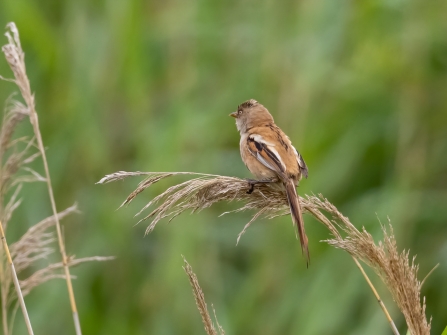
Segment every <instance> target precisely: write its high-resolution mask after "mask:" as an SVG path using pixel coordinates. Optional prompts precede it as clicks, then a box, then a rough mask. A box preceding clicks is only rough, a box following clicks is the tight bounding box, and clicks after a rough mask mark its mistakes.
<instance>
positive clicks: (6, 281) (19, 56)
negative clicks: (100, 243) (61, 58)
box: [0, 23, 111, 335]
mask: <svg viewBox="0 0 447 335" xmlns="http://www.w3.org/2000/svg"><path fill="white" fill-rule="evenodd" d="M7 28H8V29H9V31H8V32H7V33H6V34H5V35H6V37H7V39H8V42H9V43H8V44H6V45H4V46H3V47H2V51H3V53H4V54H5V57H6V60H7V62H8V64H9V65H10V67H11V69H12V71H13V73H14V77H15V79H5V78H3V77H1V76H0V79H3V80H6V81H9V82H12V83H15V84H16V85H17V86H18V87H19V89H20V92H21V95H22V98H23V100H24V101H25V104H23V103H21V102H19V101H16V100H13V99H12V98H9V99H8V100H7V102H6V108H5V113H4V117H3V122H2V126H1V130H0V221H1V226H0V228H2V229H1V232H2V240H3V243H4V247H3V248H1V249H0V259H1V261H0V281H1V285H0V292H1V307H2V321H3V322H2V324H3V333H4V335H9V334H12V328H13V327H12V326H13V323H14V318H15V315H16V312H17V309H18V306H19V305H20V306H21V307H22V311H23V314H24V317H25V322H26V325H27V328H28V333H29V334H33V331H32V328H31V323H30V320H29V318H28V316H27V311H26V307H25V304H24V301H23V297H24V296H26V295H27V294H29V293H30V292H31V290H33V289H34V288H35V287H37V286H39V285H40V284H43V283H45V282H47V281H48V280H51V279H55V278H62V279H65V280H67V283H70V284H69V291H70V289H71V279H72V276H70V274H69V272H68V267H69V266H75V265H78V264H80V263H83V262H88V261H104V260H108V259H111V258H110V257H86V258H79V259H76V258H75V257H74V256H71V257H67V256H66V254H65V247H64V245H63V239H62V234H61V232H60V225H59V221H60V220H61V219H62V218H64V217H66V216H67V215H69V214H71V213H74V212H77V206H76V205H74V206H72V207H69V208H67V209H66V210H64V211H62V212H60V213H57V212H56V208H55V202H54V197H53V194H52V189H51V183H50V178H49V172H48V165H47V163H46V156H45V150H44V147H43V142H42V138H41V135H40V131H39V127H38V120H37V114H36V111H35V107H34V96H33V94H32V93H31V89H30V85H29V80H28V78H27V75H26V70H25V62H24V57H25V56H24V53H23V50H22V48H21V46H20V39H19V33H18V30H17V28H16V26H15V25H14V23H9V24H8V26H7ZM26 117H29V118H30V121H31V124H32V125H33V130H34V137H33V138H31V139H29V138H26V137H22V138H15V139H14V138H13V137H14V136H13V135H14V132H15V130H16V128H17V126H18V125H19V123H20V122H21V121H23V120H24V119H25V118H26ZM38 157H42V159H43V163H44V170H45V177H43V176H42V175H40V174H39V173H38V172H37V171H35V170H33V169H31V168H30V167H29V166H28V165H29V164H30V163H31V162H32V161H34V160H35V159H36V158H38ZM36 181H38V182H45V183H47V186H48V190H49V194H50V202H51V204H52V209H53V215H52V216H50V217H48V218H46V219H44V220H42V221H40V222H39V223H37V224H35V225H33V226H31V227H30V228H29V229H28V231H26V232H25V234H23V235H22V237H20V238H19V240H18V241H16V242H15V243H13V244H11V245H9V246H8V245H7V244H6V238H5V236H4V235H3V230H4V231H6V230H7V227H8V223H9V222H10V220H11V217H12V215H13V213H14V211H15V210H17V208H19V206H20V204H21V199H20V198H19V193H20V191H21V189H22V185H23V183H26V182H36ZM55 227H56V230H57V233H58V234H57V237H58V238H57V239H56V238H55V237H54V233H53V232H51V230H53V229H54V228H55ZM56 240H59V247H60V250H61V252H62V256H63V257H62V258H63V261H62V262H60V263H51V264H49V265H47V266H46V267H44V268H41V269H38V270H35V269H34V267H35V265H36V263H37V262H38V261H39V260H42V259H46V258H47V257H49V256H50V255H51V254H52V253H54V249H53V248H52V247H51V245H52V244H53V243H54V242H55V241H56ZM5 256H6V257H5ZM60 269H64V270H65V271H64V273H63V274H62V273H60ZM21 273H26V274H27V275H28V277H27V278H24V279H22V280H19V279H18V277H17V275H20V274H21ZM14 286H15V288H16V294H14V291H13V289H12V288H13V287H14ZM70 298H73V300H72V309H73V303H74V295H72V291H71V293H70ZM16 299H18V301H17V300H16ZM75 310H76V309H74V311H75ZM73 314H75V313H73ZM74 317H75V328H76V332H77V334H80V325H79V320H76V318H77V312H76V315H74Z"/></svg>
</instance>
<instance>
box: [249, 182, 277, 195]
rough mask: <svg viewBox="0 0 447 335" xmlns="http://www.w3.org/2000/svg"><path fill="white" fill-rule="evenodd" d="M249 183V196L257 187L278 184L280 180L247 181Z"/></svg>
mask: <svg viewBox="0 0 447 335" xmlns="http://www.w3.org/2000/svg"><path fill="white" fill-rule="evenodd" d="M247 182H248V186H249V189H248V191H247V194H252V193H253V191H254V190H255V185H258V184H269V183H276V182H278V180H277V179H276V178H273V179H261V180H256V179H247Z"/></svg>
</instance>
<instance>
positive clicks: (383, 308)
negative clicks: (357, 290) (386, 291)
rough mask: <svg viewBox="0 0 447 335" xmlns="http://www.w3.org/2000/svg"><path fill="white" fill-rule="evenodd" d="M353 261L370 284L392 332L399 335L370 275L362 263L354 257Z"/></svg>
mask: <svg viewBox="0 0 447 335" xmlns="http://www.w3.org/2000/svg"><path fill="white" fill-rule="evenodd" d="M352 259H353V260H354V262H355V264H356V265H357V267H358V268H359V269H360V272H361V273H362V275H363V277H364V278H365V280H366V282H367V283H368V285H369V287H370V288H371V290H372V291H373V293H374V296H375V297H376V299H377V301H378V303H379V305H380V308H382V310H383V313H384V314H385V316H386V318H387V320H388V322H389V324H390V326H391V330H392V331H393V333H394V335H399V331H398V330H397V327H396V325H395V324H394V321H393V319H392V318H391V315H390V313H388V310H387V309H386V307H385V304H384V303H383V301H382V299H380V296H379V293H378V292H377V290H376V288H375V287H374V285H373V284H372V282H371V280H369V277H368V275H367V274H366V272H365V270H363V267H362V265H361V264H360V262H359V261H358V260H357V258H355V257H354V256H352Z"/></svg>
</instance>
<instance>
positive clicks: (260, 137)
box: [230, 99, 309, 264]
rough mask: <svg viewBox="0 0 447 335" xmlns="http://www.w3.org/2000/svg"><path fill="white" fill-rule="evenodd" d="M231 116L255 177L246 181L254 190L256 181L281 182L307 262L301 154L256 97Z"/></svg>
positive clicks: (243, 154) (303, 163) (244, 158)
mask: <svg viewBox="0 0 447 335" xmlns="http://www.w3.org/2000/svg"><path fill="white" fill-rule="evenodd" d="M230 116H232V117H234V118H235V119H236V126H237V129H238V130H239V132H240V134H241V141H240V149H241V157H242V160H243V162H244V164H245V165H246V166H247V168H248V169H249V170H250V172H251V173H252V174H253V175H254V176H255V177H256V178H257V179H258V180H249V184H250V189H249V191H248V193H251V192H253V188H254V186H255V185H256V184H260V183H275V184H277V185H278V184H279V185H283V186H284V188H285V190H286V194H287V199H288V201H289V206H290V212H291V214H292V221H293V223H294V224H295V225H296V228H297V230H298V234H299V238H300V242H301V250H302V251H303V253H304V254H305V257H306V260H307V264H309V248H308V240H307V236H306V232H305V230H304V221H303V216H302V214H301V207H300V202H299V197H298V195H297V193H296V188H295V185H298V183H299V181H300V180H301V178H302V177H303V176H304V177H306V178H307V174H308V169H307V166H306V163H305V162H304V159H303V157H302V156H301V155H300V153H299V152H298V151H297V150H296V149H295V148H294V147H293V145H292V142H291V141H290V139H289V138H288V137H287V135H286V134H284V132H283V131H282V130H281V129H280V128H279V127H278V126H277V125H276V124H275V121H273V117H272V115H271V114H270V113H269V111H268V110H267V108H265V107H264V106H263V105H261V104H260V103H259V102H257V101H256V100H253V99H251V100H248V101H245V102H243V103H242V104H240V105H239V106H238V107H237V111H236V112H234V113H231V114H230Z"/></svg>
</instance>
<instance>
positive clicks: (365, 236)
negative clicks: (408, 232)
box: [98, 171, 430, 335]
mask: <svg viewBox="0 0 447 335" xmlns="http://www.w3.org/2000/svg"><path fill="white" fill-rule="evenodd" d="M178 175H190V176H195V178H192V179H189V180H187V181H184V182H182V183H180V184H177V185H174V186H171V187H169V188H168V189H167V190H166V191H164V192H162V193H161V194H160V195H158V196H156V197H155V198H154V199H153V200H151V201H150V202H148V203H147V204H146V205H145V206H144V207H143V208H142V209H141V210H140V211H139V212H138V213H137V214H136V215H141V214H142V213H143V212H144V211H145V210H147V209H148V208H149V207H150V206H154V207H155V208H154V209H153V210H152V211H150V212H149V214H147V215H146V216H144V217H143V218H142V219H141V220H140V221H139V222H141V221H144V220H148V219H150V220H151V222H150V223H149V226H148V228H147V229H146V233H149V232H151V231H152V230H153V229H154V228H155V226H156V224H157V223H158V222H159V221H160V220H161V219H164V218H169V221H170V220H172V219H173V218H175V217H176V216H178V215H180V214H181V213H183V212H184V211H187V210H191V211H192V212H196V211H200V210H202V209H204V208H208V207H210V206H211V205H212V204H214V203H216V202H220V201H224V202H232V201H237V202H243V205H242V206H241V207H240V208H238V209H236V210H233V211H231V212H233V213H236V212H241V211H245V210H255V211H256V213H255V215H254V216H253V218H252V220H250V222H249V223H247V225H246V226H245V227H244V229H243V230H242V232H241V233H240V234H239V236H238V239H237V241H239V239H240V237H241V235H242V234H243V233H244V232H245V231H246V229H247V228H248V226H249V225H250V224H251V223H252V222H253V221H254V220H255V219H257V218H259V217H265V218H268V219H272V218H274V217H277V216H282V215H289V214H290V209H289V206H288V202H287V196H286V194H285V192H284V191H283V190H280V189H276V188H271V187H269V186H268V185H267V184H260V185H257V186H256V187H255V189H254V191H253V193H251V194H247V190H248V189H249V185H248V182H247V181H246V180H244V179H240V178H236V177H226V176H219V175H210V174H200V173H192V172H124V171H120V172H117V173H113V174H110V175H106V176H105V177H104V178H102V179H101V180H100V181H99V182H98V183H99V184H104V183H109V182H112V181H116V180H122V179H124V178H126V177H132V176H146V178H145V179H144V180H143V181H142V182H140V183H139V184H138V187H137V188H136V189H135V191H133V192H132V193H131V194H130V195H129V196H128V197H127V199H126V200H125V201H124V202H123V204H122V205H121V206H123V205H127V204H129V203H130V202H131V201H132V200H133V199H134V198H135V197H136V196H137V195H138V194H139V193H141V192H142V191H144V190H145V189H147V188H148V187H150V186H151V185H153V184H154V183H156V182H158V181H160V180H162V179H164V178H167V177H171V176H178ZM300 204H301V206H302V209H303V213H308V214H310V215H312V216H313V217H315V218H316V219H317V220H318V221H319V222H321V223H323V225H324V226H325V227H326V228H327V229H328V230H329V232H330V233H331V235H332V236H333V239H330V240H328V241H327V242H328V243H329V244H330V245H332V246H334V247H337V248H341V249H343V250H345V251H347V252H348V253H350V254H351V256H352V257H353V259H354V262H355V263H356V265H357V266H358V267H359V269H360V270H361V272H362V274H363V276H364V277H365V279H366V281H367V282H368V284H369V285H370V287H371V289H372V290H373V292H374V294H375V296H376V298H377V300H378V301H379V302H380V304H381V308H382V309H383V311H384V313H385V315H386V317H387V319H388V322H389V323H390V326H391V328H392V330H393V332H394V334H399V333H398V331H397V328H396V326H395V324H394V322H393V320H392V319H391V316H390V315H389V313H388V311H387V310H386V308H385V305H384V304H383V302H382V301H381V299H380V297H379V295H378V293H377V291H376V290H375V288H374V286H373V285H372V283H371V281H370V280H369V278H368V277H367V275H366V273H365V272H364V271H363V268H362V266H361V265H360V263H359V262H358V260H357V258H358V259H360V260H362V261H363V262H365V263H366V264H367V265H368V266H370V267H372V268H373V269H374V270H375V271H376V272H377V273H378V275H379V277H380V278H381V279H382V281H383V282H384V283H385V285H386V286H387V287H388V289H389V291H390V293H391V294H392V296H393V298H394V299H395V300H396V302H397V305H398V307H399V308H400V309H401V311H402V313H403V315H404V317H405V320H406V322H407V325H408V328H409V329H410V331H411V333H412V335H428V334H429V331H430V323H429V322H427V320H426V317H425V300H424V301H423V302H422V304H421V299H420V288H421V283H420V282H419V281H418V280H417V270H418V267H417V265H415V263H414V259H413V261H412V262H411V264H410V262H409V260H408V256H409V253H408V251H407V252H405V251H404V252H402V253H401V254H400V255H399V254H398V252H397V248H396V242H395V239H394V236H393V235H392V234H391V235H388V234H387V233H386V231H385V230H384V242H383V243H382V242H380V243H379V245H378V246H377V245H376V244H375V243H374V241H373V239H372V237H371V235H370V234H369V233H368V232H366V230H364V229H363V231H362V232H360V231H359V230H357V228H356V227H355V226H354V225H353V224H352V223H351V222H350V221H349V219H348V218H347V217H345V216H343V215H342V214H341V213H340V212H339V211H338V210H337V208H336V207H335V206H334V205H332V204H331V203H330V202H329V201H328V200H327V199H325V198H324V197H323V196H322V195H321V194H320V195H319V197H317V196H306V197H300ZM227 213H230V212H226V213H224V214H227ZM325 213H326V214H325ZM327 214H328V215H330V216H332V218H333V219H332V220H331V219H329V218H328V217H327V216H326V215H327ZM341 232H343V233H345V234H347V237H342V234H341Z"/></svg>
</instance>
